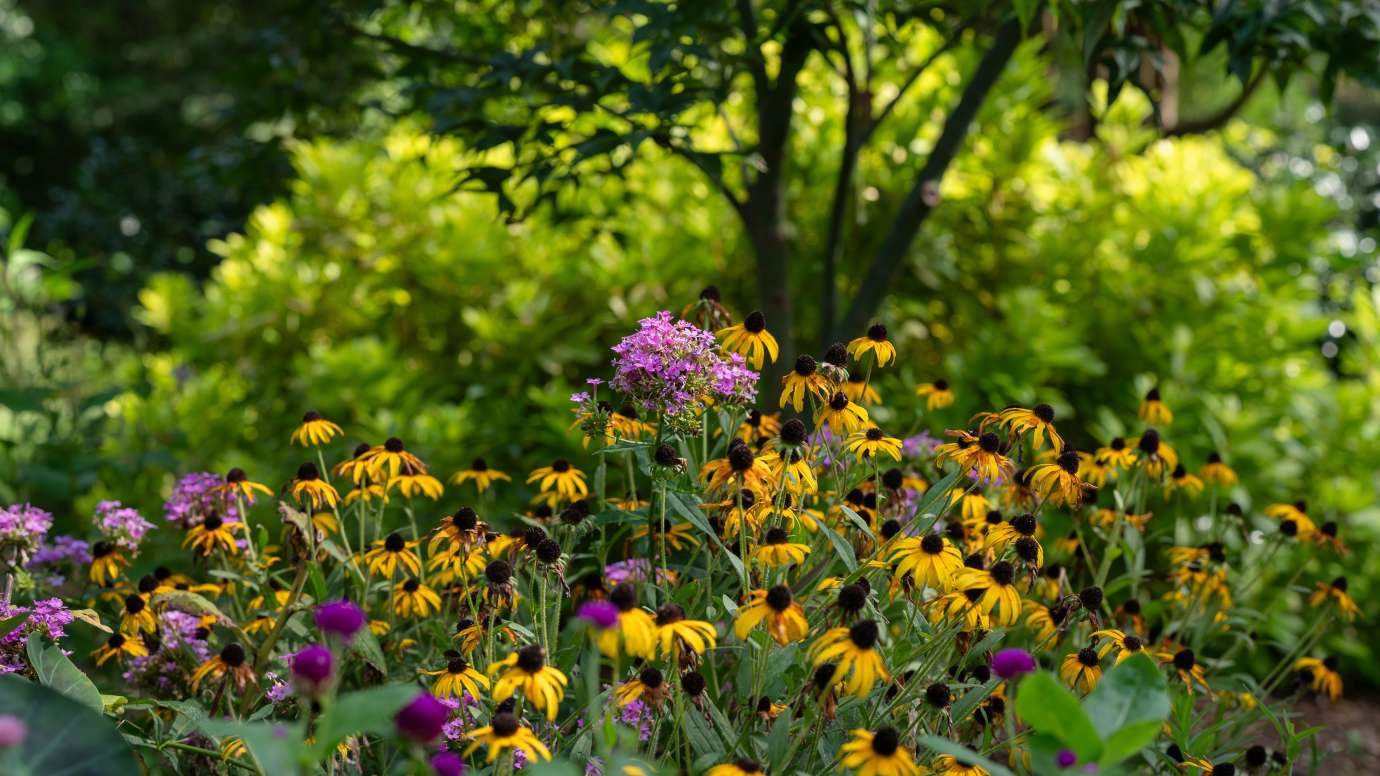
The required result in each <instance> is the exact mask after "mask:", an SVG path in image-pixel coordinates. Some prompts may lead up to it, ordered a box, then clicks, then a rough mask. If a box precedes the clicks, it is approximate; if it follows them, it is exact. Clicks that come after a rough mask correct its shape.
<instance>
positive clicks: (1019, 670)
mask: <svg viewBox="0 0 1380 776" xmlns="http://www.w3.org/2000/svg"><path fill="white" fill-rule="evenodd" d="M1034 670H1035V658H1034V656H1032V655H1031V654H1030V653H1029V652H1026V651H1025V650H1023V649H1003V650H1002V651H1000V652H998V653H997V654H995V655H993V656H992V671H993V672H994V673H996V675H997V676H1000V677H1001V678H1003V679H1011V678H1014V677H1017V676H1020V675H1022V674H1028V673H1030V672H1031V671H1034Z"/></svg>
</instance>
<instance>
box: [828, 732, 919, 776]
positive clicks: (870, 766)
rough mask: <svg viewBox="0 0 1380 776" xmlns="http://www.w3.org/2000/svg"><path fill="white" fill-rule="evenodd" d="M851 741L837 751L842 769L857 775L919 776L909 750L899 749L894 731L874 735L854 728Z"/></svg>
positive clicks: (897, 738) (899, 739)
mask: <svg viewBox="0 0 1380 776" xmlns="http://www.w3.org/2000/svg"><path fill="white" fill-rule="evenodd" d="M852 736H853V737H852V739H850V740H849V741H848V742H847V743H845V744H844V745H843V747H842V748H841V749H840V750H839V757H840V761H841V762H842V764H843V767H845V768H848V769H850V770H851V771H853V772H854V773H856V774H857V775H858V776H919V774H920V773H921V771H920V766H918V765H916V764H915V758H914V757H912V756H911V753H910V750H909V749H907V748H906V747H904V746H901V735H900V734H899V733H897V732H896V728H893V727H884V728H881V729H880V730H878V731H876V732H875V733H874V732H872V731H871V730H865V729H862V728H858V729H856V730H854V731H852Z"/></svg>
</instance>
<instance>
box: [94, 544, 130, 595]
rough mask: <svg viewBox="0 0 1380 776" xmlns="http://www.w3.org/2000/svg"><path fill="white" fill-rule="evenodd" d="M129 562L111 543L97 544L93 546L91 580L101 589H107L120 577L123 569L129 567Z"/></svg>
mask: <svg viewBox="0 0 1380 776" xmlns="http://www.w3.org/2000/svg"><path fill="white" fill-rule="evenodd" d="M128 565H129V560H128V559H126V558H125V556H124V553H122V552H121V551H120V548H119V547H116V546H115V545H114V544H113V543H111V542H96V543H95V544H93V545H91V572H90V578H91V581H92V582H94V583H95V584H96V585H97V586H99V587H107V586H109V585H111V584H113V583H114V582H115V580H116V579H119V577H120V569H121V567H124V566H128Z"/></svg>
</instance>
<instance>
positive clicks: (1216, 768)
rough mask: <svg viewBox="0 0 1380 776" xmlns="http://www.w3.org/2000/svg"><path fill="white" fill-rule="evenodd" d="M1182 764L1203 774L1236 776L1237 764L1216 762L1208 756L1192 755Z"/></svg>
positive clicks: (1205, 775)
mask: <svg viewBox="0 0 1380 776" xmlns="http://www.w3.org/2000/svg"><path fill="white" fill-rule="evenodd" d="M1180 765H1185V766H1187V767H1189V768H1192V769H1194V770H1196V771H1202V772H1203V776H1236V766H1235V765H1233V764H1232V763H1214V762H1213V761H1211V760H1209V759H1207V758H1206V757H1190V758H1188V759H1187V760H1184V761H1183V762H1181V763H1180Z"/></svg>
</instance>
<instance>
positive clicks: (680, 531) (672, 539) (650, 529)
mask: <svg viewBox="0 0 1380 776" xmlns="http://www.w3.org/2000/svg"><path fill="white" fill-rule="evenodd" d="M647 537H651V541H652V542H653V544H656V543H658V542H661V541H663V540H664V541H665V542H666V546H667V547H668V548H670V549H672V550H675V551H677V552H679V551H680V550H683V549H685V548H687V547H698V546H699V545H700V539H699V537H698V536H696V535H695V528H694V526H692V525H690V524H689V523H672V522H671V521H670V520H667V519H665V518H663V519H661V520H653V521H651V522H650V523H645V524H643V525H640V526H638V528H637V530H636V531H633V534H632V539H633V541H637V540H638V539H645V538H647Z"/></svg>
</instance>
